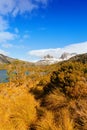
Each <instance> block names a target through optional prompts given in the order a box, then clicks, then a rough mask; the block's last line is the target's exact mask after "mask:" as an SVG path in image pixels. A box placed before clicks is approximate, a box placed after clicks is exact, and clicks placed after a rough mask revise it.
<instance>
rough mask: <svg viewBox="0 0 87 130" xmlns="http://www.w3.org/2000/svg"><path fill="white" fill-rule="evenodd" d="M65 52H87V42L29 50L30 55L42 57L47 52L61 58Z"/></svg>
mask: <svg viewBox="0 0 87 130" xmlns="http://www.w3.org/2000/svg"><path fill="white" fill-rule="evenodd" d="M64 52H68V53H77V54H82V53H87V42H82V43H76V44H71V45H69V46H65V47H64V48H55V49H41V50H32V51H29V52H28V55H31V56H36V57H40V58H41V57H44V56H45V55H47V54H50V55H52V56H54V57H57V58H59V57H60V56H61V54H62V53H64Z"/></svg>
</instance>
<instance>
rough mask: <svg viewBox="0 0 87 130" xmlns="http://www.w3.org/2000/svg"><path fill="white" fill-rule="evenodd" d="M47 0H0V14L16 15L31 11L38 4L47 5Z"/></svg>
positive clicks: (37, 6)
mask: <svg viewBox="0 0 87 130" xmlns="http://www.w3.org/2000/svg"><path fill="white" fill-rule="evenodd" d="M47 3H48V0H2V1H0V14H1V15H8V14H12V15H13V16H16V15H17V14H18V13H19V14H23V13H25V12H31V11H32V10H34V9H37V8H39V6H40V5H41V4H42V5H47Z"/></svg>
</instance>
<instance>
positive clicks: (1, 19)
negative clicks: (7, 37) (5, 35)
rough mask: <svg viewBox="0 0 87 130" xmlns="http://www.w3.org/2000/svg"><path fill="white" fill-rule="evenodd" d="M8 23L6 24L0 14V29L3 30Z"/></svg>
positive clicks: (6, 27)
mask: <svg viewBox="0 0 87 130" xmlns="http://www.w3.org/2000/svg"><path fill="white" fill-rule="evenodd" d="M8 27H9V25H8V22H7V21H6V20H5V19H3V17H2V16H0V31H4V30H6V29H8Z"/></svg>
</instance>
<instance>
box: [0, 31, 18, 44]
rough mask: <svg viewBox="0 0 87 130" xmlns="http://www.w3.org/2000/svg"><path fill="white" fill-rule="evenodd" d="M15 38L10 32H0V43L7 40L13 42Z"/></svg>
mask: <svg viewBox="0 0 87 130" xmlns="http://www.w3.org/2000/svg"><path fill="white" fill-rule="evenodd" d="M16 37H17V35H16V34H13V33H10V32H0V42H6V41H9V40H14V39H15V38H16Z"/></svg>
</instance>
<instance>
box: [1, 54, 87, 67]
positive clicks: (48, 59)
mask: <svg viewBox="0 0 87 130" xmlns="http://www.w3.org/2000/svg"><path fill="white" fill-rule="evenodd" d="M69 59H70V60H73V61H81V62H83V63H86V62H87V53H85V54H79V55H77V54H76V53H67V52H64V53H63V54H62V55H61V56H60V57H59V58H55V57H53V56H51V55H49V54H48V55H46V56H44V57H43V59H42V60H39V61H37V62H35V63H31V62H26V61H25V62H26V63H30V64H34V65H50V64H54V63H58V62H61V61H65V60H69ZM16 60H17V59H14V58H11V57H8V56H5V55H3V54H0V64H3V63H11V62H13V61H16ZM19 61H21V60H19Z"/></svg>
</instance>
